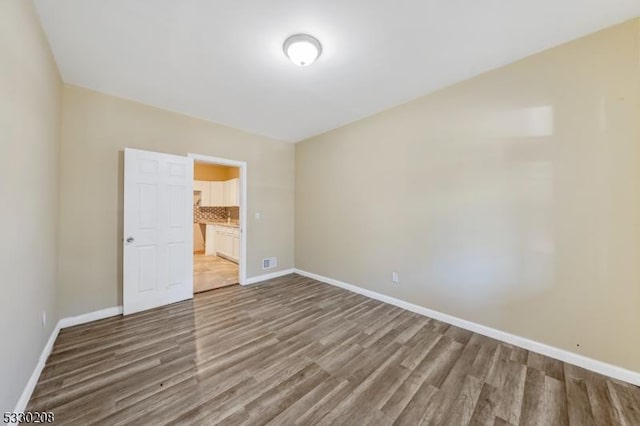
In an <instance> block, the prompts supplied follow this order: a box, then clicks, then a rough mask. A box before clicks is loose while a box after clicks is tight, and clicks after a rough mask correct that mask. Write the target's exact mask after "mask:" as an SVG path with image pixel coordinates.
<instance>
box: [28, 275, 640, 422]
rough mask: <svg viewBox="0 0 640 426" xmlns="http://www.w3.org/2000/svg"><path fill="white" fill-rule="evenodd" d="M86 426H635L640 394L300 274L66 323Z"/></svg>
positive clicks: (53, 374)
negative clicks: (86, 321) (89, 320)
mask: <svg viewBox="0 0 640 426" xmlns="http://www.w3.org/2000/svg"><path fill="white" fill-rule="evenodd" d="M28 409H29V410H39V411H40V410H51V411H53V412H54V413H55V417H56V424H78V425H89V424H96V425H120V424H135V425H143V424H149V425H165V424H204V425H209V424H222V425H238V424H250V425H264V424H270V425H307V424H320V425H342V424H344V425H391V424H395V425H419V424H429V425H467V424H471V425H509V424H510V425H534V424H535V425H564V424H571V425H581V426H583V425H616V424H620V425H640V389H639V388H637V387H635V386H632V385H630V384H626V383H623V382H620V381H617V380H614V379H610V378H607V377H603V376H601V375H598V374H595V373H591V372H589V371H586V370H583V369H581V368H578V367H575V366H571V365H567V364H564V363H562V362H560V361H557V360H553V359H550V358H547V357H544V356H542V355H539V354H536V353H532V352H528V351H526V350H523V349H520V348H517V347H513V346H510V345H507V344H504V343H500V342H498V341H495V340H492V339H490V338H487V337H484V336H481V335H478V334H474V333H471V332H468V331H465V330H462V329H459V328H456V327H453V326H450V325H448V324H445V323H442V322H439V321H436V320H433V319H429V318H426V317H422V316H420V315H417V314H414V313H411V312H408V311H405V310H403V309H400V308H397V307H394V306H391V305H387V304H384V303H381V302H378V301H375V300H371V299H368V298H366V297H363V296H361V295H358V294H354V293H350V292H348V291H345V290H342V289H339V288H336V287H332V286H330V285H327V284H323V283H320V282H318V281H314V280H311V279H308V278H305V277H301V276H298V275H289V276H286V277H283V278H279V279H275V280H272V281H270V282H268V283H263V284H260V285H256V286H251V287H241V286H234V287H226V288H222V289H218V290H214V291H210V292H206V293H201V294H198V295H196V297H195V299H194V300H192V301H187V302H181V303H177V304H174V305H170V306H167V307H163V308H159V309H155V310H152V311H148V312H144V313H140V314H136V315H132V316H129V317H126V318H122V317H114V318H109V319H105V320H101V321H96V322H93V323H90V324H85V325H81V326H77V327H73V328H68V329H64V330H62V331H61V332H60V335H59V337H58V339H57V341H56V343H55V347H54V349H53V352H52V354H51V356H50V357H49V360H48V361H47V364H46V367H45V369H44V371H43V373H42V376H41V377H40V381H39V382H38V385H37V387H36V389H35V391H34V394H33V396H32V399H31V401H30V403H29V407H28Z"/></svg>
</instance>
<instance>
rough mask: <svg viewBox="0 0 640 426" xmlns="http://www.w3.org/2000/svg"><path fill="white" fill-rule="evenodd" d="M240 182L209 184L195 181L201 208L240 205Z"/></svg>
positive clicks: (215, 182) (230, 181) (194, 184)
mask: <svg viewBox="0 0 640 426" xmlns="http://www.w3.org/2000/svg"><path fill="white" fill-rule="evenodd" d="M239 183H240V180H239V179H237V178H236V179H231V180H227V181H224V182H223V181H214V182H207V181H202V180H195V181H193V190H194V191H197V192H199V193H200V204H199V206H200V207H228V206H239V205H240V184H239Z"/></svg>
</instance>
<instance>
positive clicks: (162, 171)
mask: <svg viewBox="0 0 640 426" xmlns="http://www.w3.org/2000/svg"><path fill="white" fill-rule="evenodd" d="M192 197H193V159H191V158H187V157H180V156H176V155H169V154H161V153H156V152H148V151H140V150H136V149H129V148H127V149H125V151H124V241H123V244H124V248H123V283H124V285H123V286H124V289H123V311H124V314H125V315H127V314H131V313H134V312H139V311H143V310H145V309H151V308H155V307H157V306H162V305H167V304H170V303H174V302H178V301H181V300H186V299H191V298H192V297H193V198H192Z"/></svg>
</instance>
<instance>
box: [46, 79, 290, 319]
mask: <svg viewBox="0 0 640 426" xmlns="http://www.w3.org/2000/svg"><path fill="white" fill-rule="evenodd" d="M124 147H130V148H138V149H144V150H150V151H158V152H166V153H171V154H180V155H186V154H187V153H189V152H192V153H197V154H203V155H211V156H215V157H221V158H227V159H232V160H242V161H246V162H247V176H248V177H247V185H248V217H249V221H248V224H247V232H248V234H247V238H248V247H247V256H248V261H247V276H248V277H253V276H256V275H261V274H263V273H264V271H262V269H261V259H262V258H264V257H270V256H277V257H278V266H279V268H280V269H287V268H292V267H293V221H294V219H293V213H294V204H293V196H294V186H293V185H294V146H293V145H292V144H289V143H285V142H279V141H276V140H273V139H268V138H265V137H260V136H257V135H253V134H250V133H246V132H242V131H239V130H234V129H231V128H229V127H225V126H220V125H216V124H213V123H210V122H206V121H202V120H198V119H195V118H191V117H187V116H183V115H180V114H176V113H172V112H168V111H163V110H160V109H156V108H153V107H149V106H146V105H142V104H139V103H135V102H131V101H127V100H123V99H119V98H115V97H112V96H108V95H104V94H100V93H97V92H93V91H89V90H86V89H82V88H78V87H73V86H65V88H64V93H63V121H62V147H61V180H60V182H61V191H60V216H61V217H60V265H59V266H60V273H59V282H60V284H59V289H60V292H59V300H60V314H61V316H63V317H64V316H69V315H77V314H83V313H86V312H91V311H95V310H98V309H102V308H108V307H112V306H116V305H119V304H121V303H122V278H121V277H122V263H121V259H122V243H121V238H122V208H123V207H122V204H123V200H122V186H123V180H122V179H123V155H122V150H123V148H124ZM256 212H261V214H262V220H261V221H260V222H258V221H254V220H251V218H253V217H254V215H255V213H256ZM269 272H272V271H269Z"/></svg>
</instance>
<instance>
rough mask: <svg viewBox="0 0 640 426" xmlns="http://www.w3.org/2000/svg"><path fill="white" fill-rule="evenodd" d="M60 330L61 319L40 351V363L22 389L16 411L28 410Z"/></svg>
mask: <svg viewBox="0 0 640 426" xmlns="http://www.w3.org/2000/svg"><path fill="white" fill-rule="evenodd" d="M59 332H60V321H58V323H57V324H56V326H55V327H54V328H53V331H51V335H50V336H49V340H47V343H46V344H45V345H44V348H42V352H41V353H40V358H39V359H38V363H37V364H36V367H35V368H34V369H33V373H31V377H29V380H28V381H27V384H26V385H25V386H24V390H23V391H22V394H21V395H20V398H18V402H17V403H16V408H15V410H14V413H21V412H23V411H25V410H26V408H27V404H28V403H29V400H30V399H31V394H32V393H33V390H34V389H35V388H36V384H38V379H39V378H40V373H42V370H43V369H44V365H45V364H46V363H47V358H49V354H50V353H51V350H52V349H53V344H54V343H55V341H56V338H57V337H58V333H59Z"/></svg>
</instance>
